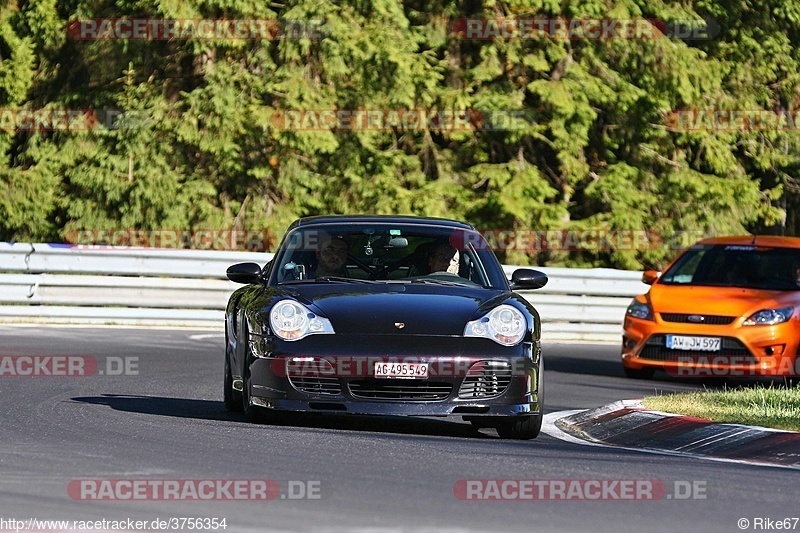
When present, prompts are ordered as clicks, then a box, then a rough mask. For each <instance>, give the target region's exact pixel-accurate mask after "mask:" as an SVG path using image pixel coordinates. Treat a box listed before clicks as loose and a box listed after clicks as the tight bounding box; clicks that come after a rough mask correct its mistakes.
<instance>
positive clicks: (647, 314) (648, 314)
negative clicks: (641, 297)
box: [626, 300, 653, 320]
mask: <svg viewBox="0 0 800 533" xmlns="http://www.w3.org/2000/svg"><path fill="white" fill-rule="evenodd" d="M626 313H627V315H628V316H632V317H633V318H639V319H642V320H653V310H652V309H650V306H649V305H647V304H643V303H642V302H640V301H638V300H634V301H632V302H631V305H629V306H628V310H627V311H626Z"/></svg>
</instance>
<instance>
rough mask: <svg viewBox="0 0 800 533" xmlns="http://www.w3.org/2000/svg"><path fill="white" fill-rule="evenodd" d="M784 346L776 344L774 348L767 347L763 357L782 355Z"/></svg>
mask: <svg viewBox="0 0 800 533" xmlns="http://www.w3.org/2000/svg"><path fill="white" fill-rule="evenodd" d="M785 346H786V345H785V344H776V345H774V346H767V347H766V348H764V355H782V354H783V349H784V347H785Z"/></svg>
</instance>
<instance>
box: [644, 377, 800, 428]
mask: <svg viewBox="0 0 800 533" xmlns="http://www.w3.org/2000/svg"><path fill="white" fill-rule="evenodd" d="M644 406H645V407H646V408H647V409H652V410H655V411H665V412H667V413H676V414H681V415H688V416H696V417H699V418H705V419H707V420H713V421H714V422H728V423H733V424H747V425H751V426H763V427H768V428H775V429H786V430H789V431H800V388H798V387H793V388H784V387H772V386H770V387H763V386H759V387H738V388H735V389H724V390H721V391H708V390H706V391H703V392H686V393H679V394H664V395H659V396H649V397H647V398H645V399H644Z"/></svg>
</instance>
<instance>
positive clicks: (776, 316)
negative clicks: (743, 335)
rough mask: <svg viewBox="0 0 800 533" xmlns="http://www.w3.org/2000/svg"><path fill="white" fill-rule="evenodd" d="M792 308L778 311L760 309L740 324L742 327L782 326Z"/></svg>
mask: <svg viewBox="0 0 800 533" xmlns="http://www.w3.org/2000/svg"><path fill="white" fill-rule="evenodd" d="M793 312H794V307H781V308H780V309H762V310H761V311H759V312H757V313H753V314H752V315H750V318H748V319H747V320H745V321H744V322H742V325H744V326H774V325H775V324H783V323H784V322H786V321H787V320H789V319H790V318H792V313H793Z"/></svg>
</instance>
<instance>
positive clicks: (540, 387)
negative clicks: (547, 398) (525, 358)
mask: <svg viewBox="0 0 800 533" xmlns="http://www.w3.org/2000/svg"><path fill="white" fill-rule="evenodd" d="M536 390H537V391H538V393H537V399H538V401H539V411H538V412H537V413H535V414H532V415H524V416H510V417H508V418H506V419H505V420H503V421H501V422H500V423H499V424H497V425H496V426H495V429H496V430H497V435H498V436H499V437H500V438H501V439H516V440H531V439H535V438H536V437H538V436H539V433H540V432H541V430H542V418H543V417H544V359H541V358H540V363H539V377H538V383H537V387H536Z"/></svg>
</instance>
